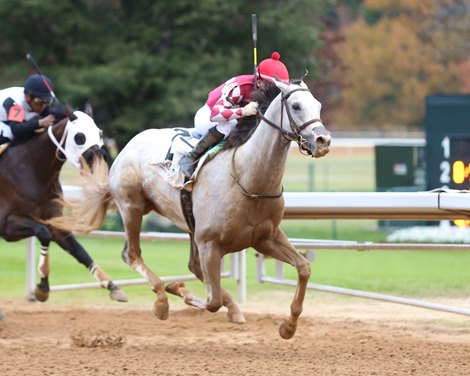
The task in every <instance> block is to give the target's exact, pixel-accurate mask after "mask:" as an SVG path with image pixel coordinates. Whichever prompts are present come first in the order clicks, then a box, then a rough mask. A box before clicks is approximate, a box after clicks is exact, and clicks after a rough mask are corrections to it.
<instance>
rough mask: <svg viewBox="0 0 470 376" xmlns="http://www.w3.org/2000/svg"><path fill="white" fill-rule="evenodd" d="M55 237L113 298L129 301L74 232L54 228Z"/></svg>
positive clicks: (119, 300)
mask: <svg viewBox="0 0 470 376" xmlns="http://www.w3.org/2000/svg"><path fill="white" fill-rule="evenodd" d="M53 239H54V240H55V242H56V243H57V244H58V245H59V246H60V247H61V248H63V249H64V250H65V251H67V252H68V253H69V254H70V255H71V256H73V257H74V258H75V259H76V260H77V261H78V262H79V263H80V264H82V265H84V266H85V267H86V268H87V269H88V271H89V272H90V274H91V275H92V276H93V277H94V278H95V279H96V280H97V281H98V282H99V284H100V285H101V287H103V288H105V289H107V290H108V291H109V297H110V298H111V300H115V301H118V302H127V297H126V294H124V292H123V291H122V290H121V289H120V288H119V287H118V286H116V285H115V284H114V283H113V281H112V280H111V278H110V277H109V276H108V275H107V274H106V273H105V272H104V271H103V269H101V267H100V266H99V265H98V264H96V263H95V262H94V261H93V259H92V258H91V256H90V255H89V254H88V252H87V251H86V250H85V249H84V248H83V247H82V246H81V244H80V243H79V242H78V241H77V239H76V238H75V236H74V235H73V234H72V233H70V232H63V231H56V230H53Z"/></svg>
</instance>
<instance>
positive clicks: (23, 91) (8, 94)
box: [0, 74, 56, 149]
mask: <svg viewBox="0 0 470 376" xmlns="http://www.w3.org/2000/svg"><path fill="white" fill-rule="evenodd" d="M46 82H47V84H48V85H49V88H48V87H47V85H46ZM50 90H52V82H51V80H50V79H49V78H47V77H46V76H40V75H38V74H35V75H32V76H30V77H29V78H28V79H27V80H26V81H25V83H24V87H10V88H7V89H3V90H0V149H1V145H2V144H5V143H7V142H10V141H11V140H15V142H16V141H17V142H24V141H27V140H29V139H30V138H31V137H32V136H33V135H34V133H37V132H42V131H44V130H45V129H46V128H47V127H49V126H51V125H52V124H53V123H54V122H55V120H56V118H55V116H54V115H53V114H52V111H51V105H52V103H53V97H52V95H51V92H50Z"/></svg>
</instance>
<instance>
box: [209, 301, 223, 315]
mask: <svg viewBox="0 0 470 376" xmlns="http://www.w3.org/2000/svg"><path fill="white" fill-rule="evenodd" d="M220 307H222V303H214V302H208V303H207V308H206V309H207V310H208V311H209V312H212V313H214V312H218V311H219V309H220Z"/></svg>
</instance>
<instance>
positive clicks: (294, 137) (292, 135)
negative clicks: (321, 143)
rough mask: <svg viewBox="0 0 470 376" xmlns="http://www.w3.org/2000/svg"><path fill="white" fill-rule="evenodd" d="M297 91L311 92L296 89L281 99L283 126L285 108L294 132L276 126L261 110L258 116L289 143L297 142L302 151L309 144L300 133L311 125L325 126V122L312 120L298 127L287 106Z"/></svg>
mask: <svg viewBox="0 0 470 376" xmlns="http://www.w3.org/2000/svg"><path fill="white" fill-rule="evenodd" d="M297 91H308V92H310V90H308V89H306V88H297V89H294V90H292V91H290V92H288V93H287V94H286V95H284V93H282V98H281V125H282V123H283V116H284V108H285V109H286V112H287V117H288V118H289V124H290V127H291V129H292V132H289V131H286V130H285V129H284V128H282V127H280V126H279V125H277V124H274V123H273V122H272V121H271V120H269V119H268V118H266V117H265V116H264V115H263V114H262V113H261V112H260V111H259V110H258V116H259V117H260V118H261V119H262V120H263V121H265V122H266V123H268V124H269V125H270V126H271V127H273V128H274V129H276V130H278V131H279V132H281V133H282V135H283V136H284V138H285V139H286V140H287V141H295V142H296V143H297V144H298V145H299V149H300V150H302V147H303V146H304V145H305V144H306V143H307V140H306V139H305V138H304V137H303V136H302V135H301V133H300V132H302V131H303V130H304V129H305V128H307V127H308V126H309V125H310V124H313V123H317V122H320V123H322V124H323V122H322V120H321V119H312V120H309V121H306V122H305V123H303V124H301V125H297V123H296V122H295V121H294V118H293V117H292V114H291V112H290V110H289V106H287V99H288V98H289V97H290V96H291V95H292V94H293V93H295V92H297ZM307 150H308V149H307Z"/></svg>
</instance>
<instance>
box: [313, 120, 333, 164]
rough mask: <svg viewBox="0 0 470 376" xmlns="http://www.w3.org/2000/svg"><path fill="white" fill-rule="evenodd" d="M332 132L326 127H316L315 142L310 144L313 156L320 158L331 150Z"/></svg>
mask: <svg viewBox="0 0 470 376" xmlns="http://www.w3.org/2000/svg"><path fill="white" fill-rule="evenodd" d="M330 144H331V133H330V132H329V131H327V130H326V128H325V127H323V126H320V127H316V128H315V129H314V131H313V142H312V143H311V145H310V152H311V154H312V157H314V158H320V157H323V156H324V155H326V154H328V152H329V151H330Z"/></svg>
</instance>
